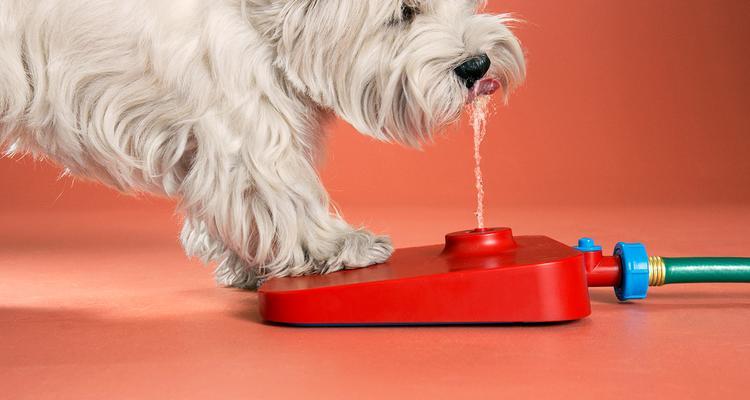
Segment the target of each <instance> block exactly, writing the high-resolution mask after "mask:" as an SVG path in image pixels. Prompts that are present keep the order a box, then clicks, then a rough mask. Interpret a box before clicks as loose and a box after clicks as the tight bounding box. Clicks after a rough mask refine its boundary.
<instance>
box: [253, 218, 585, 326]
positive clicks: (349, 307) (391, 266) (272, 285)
mask: <svg viewBox="0 0 750 400" xmlns="http://www.w3.org/2000/svg"><path fill="white" fill-rule="evenodd" d="M259 302H260V312H261V315H262V317H263V319H265V320H266V321H271V322H277V323H285V324H294V325H359V324H365V325H390V324H476V323H512V322H551V321H569V320H576V319H580V318H584V317H586V316H588V315H589V314H590V313H591V307H590V303H589V294H588V288H587V283H586V270H585V267H584V259H583V254H582V253H581V252H579V251H577V250H575V249H574V248H572V247H570V246H568V245H565V244H563V243H560V242H557V241H555V240H553V239H550V238H548V237H545V236H517V237H514V236H513V235H512V233H511V230H510V229H509V228H494V229H484V230H474V231H462V232H455V233H451V234H448V235H446V244H445V246H441V245H436V246H426V247H413V248H406V249H399V250H396V251H395V252H394V254H393V256H392V257H391V259H390V260H389V261H388V262H386V263H384V264H380V265H376V266H372V267H369V268H363V269H356V270H348V271H341V272H337V273H333V274H329V275H315V276H304V277H297V278H277V279H272V280H269V281H268V282H266V283H265V284H264V285H263V286H262V287H261V289H260V290H259Z"/></svg>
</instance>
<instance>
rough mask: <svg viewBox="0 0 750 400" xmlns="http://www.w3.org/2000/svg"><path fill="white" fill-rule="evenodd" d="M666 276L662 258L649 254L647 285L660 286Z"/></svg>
mask: <svg viewBox="0 0 750 400" xmlns="http://www.w3.org/2000/svg"><path fill="white" fill-rule="evenodd" d="M666 276H667V268H666V266H665V265H664V259H663V258H661V257H659V256H650V257H649V258H648V285H649V286H661V285H663V284H664V279H665V278H666Z"/></svg>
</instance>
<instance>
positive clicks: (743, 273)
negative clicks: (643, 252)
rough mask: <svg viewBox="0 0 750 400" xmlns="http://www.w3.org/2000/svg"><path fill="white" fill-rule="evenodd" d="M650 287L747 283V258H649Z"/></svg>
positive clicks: (749, 267)
mask: <svg viewBox="0 0 750 400" xmlns="http://www.w3.org/2000/svg"><path fill="white" fill-rule="evenodd" d="M648 269H649V285H650V286H661V285H665V284H668V283H698V282H750V258H741V257H683V258H672V257H649V260H648Z"/></svg>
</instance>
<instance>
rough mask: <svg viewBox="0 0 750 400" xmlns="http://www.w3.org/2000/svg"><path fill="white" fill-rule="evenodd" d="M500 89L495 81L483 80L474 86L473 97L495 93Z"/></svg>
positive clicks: (498, 83) (490, 79)
mask: <svg viewBox="0 0 750 400" xmlns="http://www.w3.org/2000/svg"><path fill="white" fill-rule="evenodd" d="M497 89H500V82H498V81H497V79H492V78H485V79H482V80H480V81H479V82H477V83H476V84H475V85H474V96H483V95H486V94H487V95H489V94H492V93H495V91H497Z"/></svg>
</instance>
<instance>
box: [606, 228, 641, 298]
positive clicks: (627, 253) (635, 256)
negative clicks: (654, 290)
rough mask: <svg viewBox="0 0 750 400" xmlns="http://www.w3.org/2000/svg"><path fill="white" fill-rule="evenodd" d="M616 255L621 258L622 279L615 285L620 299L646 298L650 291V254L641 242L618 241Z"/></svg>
mask: <svg viewBox="0 0 750 400" xmlns="http://www.w3.org/2000/svg"><path fill="white" fill-rule="evenodd" d="M614 255H615V256H617V257H619V258H620V266H621V271H622V279H620V285H619V286H616V287H615V295H617V298H618V299H619V300H620V301H626V300H632V299H645V298H646V292H647V291H648V254H647V253H646V247H645V246H643V245H642V244H641V243H623V242H620V243H617V245H616V246H615V251H614Z"/></svg>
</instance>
